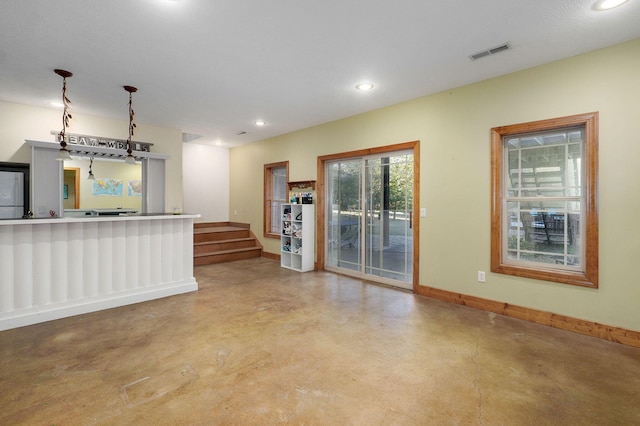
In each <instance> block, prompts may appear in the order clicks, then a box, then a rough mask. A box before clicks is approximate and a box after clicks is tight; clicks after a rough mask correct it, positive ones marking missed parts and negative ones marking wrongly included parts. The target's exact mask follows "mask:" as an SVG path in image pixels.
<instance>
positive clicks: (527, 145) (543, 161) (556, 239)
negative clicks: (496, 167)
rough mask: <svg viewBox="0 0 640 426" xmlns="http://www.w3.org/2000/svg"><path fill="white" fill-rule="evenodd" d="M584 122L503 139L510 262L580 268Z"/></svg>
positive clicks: (507, 256) (507, 258) (506, 256)
mask: <svg viewBox="0 0 640 426" xmlns="http://www.w3.org/2000/svg"><path fill="white" fill-rule="evenodd" d="M584 144H585V139H584V126H582V127H576V128H573V129H563V130H560V131H552V132H542V133H533V134H528V135H509V136H505V137H503V146H504V149H505V152H504V155H505V157H506V158H507V161H506V162H505V163H504V164H505V165H506V166H507V167H505V170H504V171H505V174H506V176H505V183H506V185H504V186H505V188H504V190H505V194H504V207H505V208H506V212H505V215H504V216H503V217H506V218H507V220H505V221H504V222H503V226H504V227H505V228H506V229H505V231H504V232H503V238H506V240H507V241H505V243H504V244H503V248H504V250H505V251H506V253H504V254H503V259H504V261H505V263H512V264H523V265H528V266H530V267H535V266H537V265H539V264H541V265H539V266H541V267H546V268H551V269H561V270H563V269H566V270H573V271H580V270H581V266H582V263H583V262H582V259H583V257H584V247H583V244H582V240H581V238H580V236H581V235H582V234H584V231H583V230H582V229H581V228H582V227H583V225H584V221H580V217H581V216H583V214H584V212H583V210H582V208H581V206H584V202H583V199H582V198H583V197H582V195H581V194H583V192H582V191H581V187H582V182H583V181H584V179H583V177H582V172H583V169H584V168H583V161H584V155H583V152H584Z"/></svg>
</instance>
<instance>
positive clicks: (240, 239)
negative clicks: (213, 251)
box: [193, 237, 255, 246]
mask: <svg viewBox="0 0 640 426" xmlns="http://www.w3.org/2000/svg"><path fill="white" fill-rule="evenodd" d="M253 240H255V238H253V237H246V238H230V239H228V240H216V241H200V242H197V243H193V245H194V246H206V245H208V244H211V245H220V244H224V243H239V242H245V241H253Z"/></svg>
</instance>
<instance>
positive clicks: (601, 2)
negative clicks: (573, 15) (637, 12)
mask: <svg viewBox="0 0 640 426" xmlns="http://www.w3.org/2000/svg"><path fill="white" fill-rule="evenodd" d="M627 1H629V0H598V1H597V2H595V3H594V5H593V9H594V10H609V9H613V8H614V7H618V6H620V5H621V4H623V3H626V2H627Z"/></svg>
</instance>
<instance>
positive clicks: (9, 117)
mask: <svg viewBox="0 0 640 426" xmlns="http://www.w3.org/2000/svg"><path fill="white" fill-rule="evenodd" d="M71 112H72V115H73V119H72V120H71V127H70V128H69V129H68V130H67V131H68V132H69V133H79V134H85V135H92V136H103V137H109V138H117V139H126V138H127V136H128V131H129V126H128V121H126V120H113V119H108V118H103V117H95V116H89V115H82V114H77V113H75V112H73V110H72V111H71ZM125 115H126V114H125ZM0 117H1V123H2V126H0V161H11V162H20V163H30V162H31V147H30V146H28V145H27V144H25V142H24V141H25V139H30V140H38V141H55V136H54V135H51V131H52V130H55V131H59V130H60V129H61V124H60V123H61V117H62V110H58V109H49V108H37V107H32V106H27V105H20V104H14V103H8V102H0ZM136 124H137V128H136V133H135V135H134V138H133V139H134V140H136V141H141V142H150V143H153V144H154V145H153V146H152V147H151V151H152V152H157V153H162V154H168V155H170V156H171V157H170V158H169V159H168V160H167V163H166V164H167V179H166V182H167V193H166V206H165V210H166V211H168V212H170V211H173V209H174V208H182V133H181V132H180V131H179V130H175V129H168V128H161V127H154V126H147V125H144V124H143V123H136ZM94 164H95V163H94Z"/></svg>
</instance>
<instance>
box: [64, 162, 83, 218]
mask: <svg viewBox="0 0 640 426" xmlns="http://www.w3.org/2000/svg"><path fill="white" fill-rule="evenodd" d="M64 170H65V171H66V170H69V171H71V172H73V187H74V191H75V202H74V207H73V208H74V209H79V208H80V167H65V168H64ZM62 184H63V185H64V171H63V172H62ZM63 204H64V200H63Z"/></svg>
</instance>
